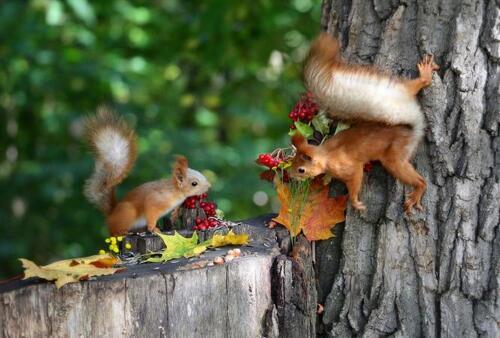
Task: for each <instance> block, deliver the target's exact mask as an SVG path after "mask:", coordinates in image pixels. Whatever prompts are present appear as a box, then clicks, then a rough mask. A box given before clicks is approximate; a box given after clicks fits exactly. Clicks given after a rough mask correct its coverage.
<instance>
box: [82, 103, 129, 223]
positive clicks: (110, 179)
mask: <svg viewBox="0 0 500 338" xmlns="http://www.w3.org/2000/svg"><path fill="white" fill-rule="evenodd" d="M84 123H85V136H86V139H87V141H88V143H89V146H90V149H91V151H92V153H93V155H94V156H95V167H94V172H93V173H92V176H90V178H88V179H87V181H86V182H85V187H84V194H85V197H86V198H87V199H88V200H89V201H90V202H91V203H93V204H95V205H96V206H97V208H98V209H100V210H101V211H102V212H103V213H104V214H109V213H110V212H111V211H112V210H113V208H114V206H115V205H116V197H115V187H116V186H117V185H118V184H120V183H121V182H122V181H123V179H124V178H125V177H127V175H128V173H129V172H130V170H131V169H132V167H133V166H134V163H135V160H136V158H137V144H136V139H137V137H136V135H135V132H134V130H133V129H132V128H130V127H129V126H128V125H127V123H126V122H125V121H124V120H123V118H122V117H121V116H119V115H118V114H116V113H115V112H113V111H112V110H110V109H109V108H106V107H100V108H98V109H97V114H95V115H92V116H89V117H86V118H85V122H84Z"/></svg>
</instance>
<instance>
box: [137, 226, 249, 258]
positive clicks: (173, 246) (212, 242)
mask: <svg viewBox="0 0 500 338" xmlns="http://www.w3.org/2000/svg"><path fill="white" fill-rule="evenodd" d="M157 235H158V236H160V238H161V239H162V241H163V243H165V246H166V248H165V249H164V250H163V251H162V252H161V256H160V257H150V258H148V259H147V260H146V262H151V263H161V262H166V261H169V260H172V259H176V258H181V257H185V258H189V257H194V256H199V255H200V254H202V253H203V252H205V251H206V250H207V248H209V247H210V248H217V247H220V246H226V245H243V244H247V243H248V234H239V235H237V234H235V233H234V232H233V231H232V230H231V231H229V232H228V233H227V234H226V235H219V234H215V235H214V236H213V237H212V238H210V239H208V240H206V241H205V242H203V243H200V244H198V234H197V233H196V232H195V233H194V234H193V236H191V237H183V236H181V235H180V234H179V233H178V232H177V231H176V232H174V234H173V235H164V234H157Z"/></svg>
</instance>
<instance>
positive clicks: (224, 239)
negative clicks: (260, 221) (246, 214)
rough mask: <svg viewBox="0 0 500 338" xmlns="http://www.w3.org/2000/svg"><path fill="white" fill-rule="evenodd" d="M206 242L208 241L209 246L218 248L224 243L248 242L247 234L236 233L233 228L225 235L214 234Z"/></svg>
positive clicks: (239, 243)
mask: <svg viewBox="0 0 500 338" xmlns="http://www.w3.org/2000/svg"><path fill="white" fill-rule="evenodd" d="M207 242H208V243H209V244H208V246H209V247H211V248H218V247H220V246H226V245H244V244H247V243H248V234H240V235H237V234H235V233H234V232H233V230H230V231H229V232H228V233H227V235H219V234H215V235H214V236H213V237H212V238H211V239H209V240H208V241H207Z"/></svg>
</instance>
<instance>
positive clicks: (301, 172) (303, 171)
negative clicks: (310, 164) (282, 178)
mask: <svg viewBox="0 0 500 338" xmlns="http://www.w3.org/2000/svg"><path fill="white" fill-rule="evenodd" d="M297 171H298V172H299V174H303V173H305V172H306V170H305V169H304V168H299V169H298V170H297Z"/></svg>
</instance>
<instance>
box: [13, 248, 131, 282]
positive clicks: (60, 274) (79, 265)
mask: <svg viewBox="0 0 500 338" xmlns="http://www.w3.org/2000/svg"><path fill="white" fill-rule="evenodd" d="M19 260H20V261H21V262H22V264H23V268H24V278H23V279H27V278H30V277H39V278H42V279H46V280H49V281H53V280H55V281H56V282H55V283H56V287H57V288H58V289H59V288H60V287H62V286H63V285H66V284H68V283H73V282H77V281H79V280H82V279H88V278H90V277H93V276H104V275H112V274H114V273H115V272H117V271H119V270H123V269H121V268H113V267H112V266H113V265H115V264H116V263H118V262H119V259H118V258H116V257H114V256H112V255H110V254H104V255H95V256H89V257H82V258H73V259H66V260H62V261H57V262H54V263H51V264H49V265H45V266H38V265H37V264H35V263H33V262H32V261H30V260H28V259H24V258H20V259H19Z"/></svg>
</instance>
